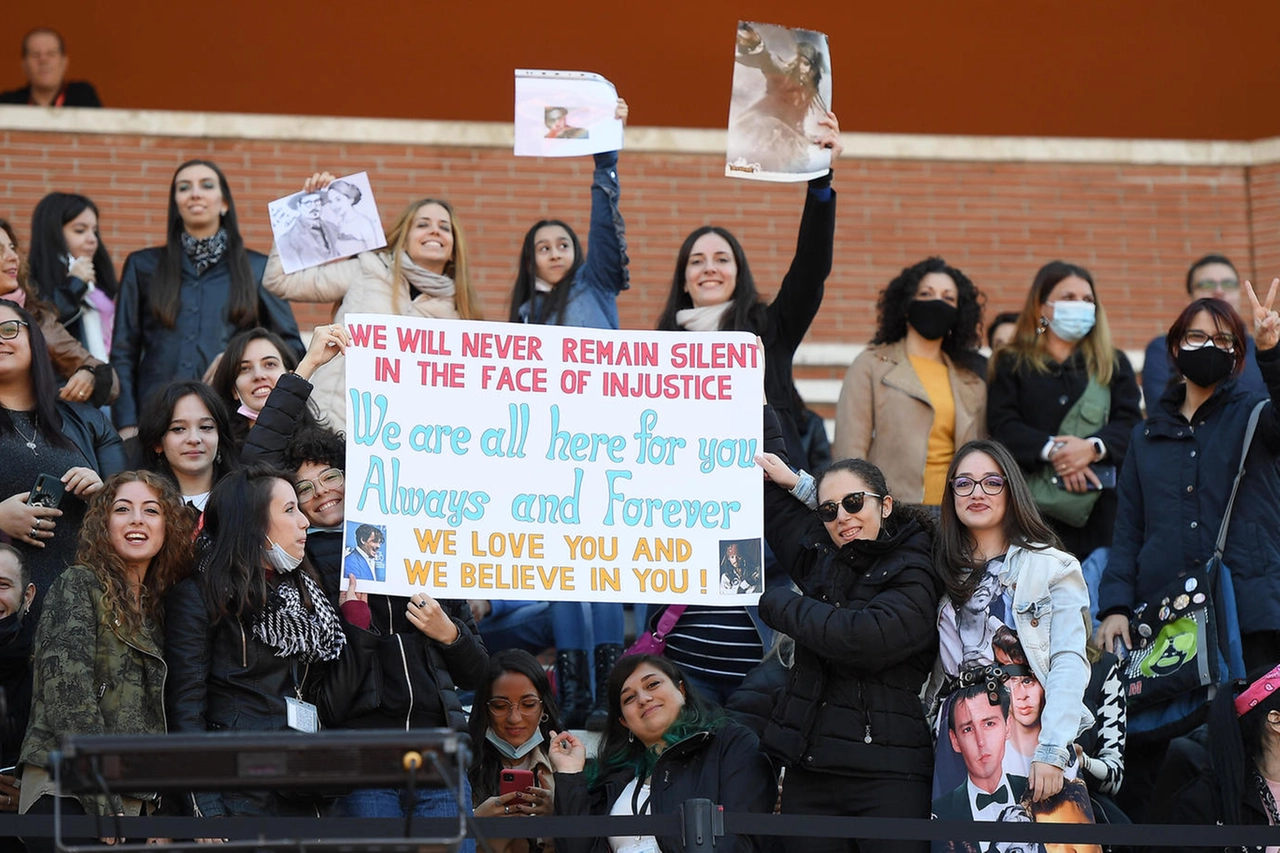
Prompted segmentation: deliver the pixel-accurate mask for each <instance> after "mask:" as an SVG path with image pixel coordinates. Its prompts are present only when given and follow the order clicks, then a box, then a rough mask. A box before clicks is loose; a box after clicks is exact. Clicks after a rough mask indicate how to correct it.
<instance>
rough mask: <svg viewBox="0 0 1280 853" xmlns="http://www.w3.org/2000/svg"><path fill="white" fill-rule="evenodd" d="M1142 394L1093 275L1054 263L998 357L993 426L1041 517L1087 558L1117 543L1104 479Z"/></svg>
mask: <svg viewBox="0 0 1280 853" xmlns="http://www.w3.org/2000/svg"><path fill="white" fill-rule="evenodd" d="M1140 399H1141V395H1140V393H1139V391H1138V383H1137V380H1136V379H1135V378H1134V374H1133V368H1132V367H1131V366H1130V364H1129V360H1128V359H1127V358H1126V357H1125V355H1124V353H1123V352H1121V351H1120V350H1118V349H1116V348H1115V347H1114V346H1112V343H1111V329H1110V327H1109V326H1108V324H1107V314H1106V312H1105V311H1104V310H1103V308H1102V304H1101V300H1100V299H1099V297H1098V291H1097V288H1096V287H1095V286H1094V283H1093V276H1091V275H1090V274H1089V271H1088V270H1086V269H1085V268H1084V267H1081V266H1077V265H1076V264H1069V263H1066V262H1064V261H1052V262H1051V263H1048V264H1045V265H1044V266H1043V267H1041V268H1040V271H1039V272H1037V273H1036V277H1035V281H1034V282H1032V284H1031V289H1030V290H1029V291H1028V292H1027V300H1026V304H1025V305H1024V306H1023V308H1022V313H1021V315H1019V317H1018V327H1017V332H1016V335H1015V337H1014V340H1013V342H1012V343H1010V344H1008V345H1007V346H1005V347H1003V348H1001V349H1000V350H998V351H997V352H996V353H995V355H993V356H992V359H991V366H990V380H989V383H988V387H987V429H988V430H989V431H990V433H991V437H992V438H994V439H995V440H996V441H999V442H1000V443H1001V444H1003V445H1004V446H1005V447H1007V448H1009V451H1010V452H1011V453H1013V456H1014V458H1015V459H1017V460H1018V464H1019V465H1020V466H1021V467H1022V471H1023V473H1024V474H1026V476H1027V478H1028V480H1033V481H1034V482H1033V483H1032V489H1033V492H1034V493H1035V494H1036V495H1037V504H1038V505H1039V507H1040V512H1041V514H1042V515H1044V516H1046V518H1047V519H1048V521H1049V523H1050V524H1051V525H1053V529H1054V531H1055V532H1056V533H1057V534H1058V537H1059V538H1060V539H1061V540H1062V543H1063V547H1064V548H1065V549H1066V550H1067V551H1069V552H1071V553H1072V554H1074V555H1076V557H1077V558H1078V559H1081V560H1083V559H1085V558H1087V557H1088V556H1089V554H1091V553H1092V552H1093V551H1094V550H1095V549H1097V548H1101V547H1105V546H1108V545H1110V544H1111V534H1112V528H1113V527H1114V525H1115V519H1116V490H1115V488H1114V487H1113V485H1112V483H1113V482H1114V481H1113V480H1110V479H1108V480H1107V482H1104V481H1103V479H1102V478H1103V477H1105V476H1107V475H1108V474H1109V475H1111V476H1114V474H1115V471H1116V469H1117V468H1120V467H1121V465H1122V464H1123V462H1124V457H1125V452H1126V451H1127V450H1128V448H1129V433H1130V432H1131V431H1132V430H1133V427H1134V425H1135V424H1137V422H1138V421H1139V420H1140V419H1141V417H1142V413H1141V410H1140V408H1139V401H1140ZM1091 466H1098V467H1097V468H1094V467H1091Z"/></svg>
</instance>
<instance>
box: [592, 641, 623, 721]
mask: <svg viewBox="0 0 1280 853" xmlns="http://www.w3.org/2000/svg"><path fill="white" fill-rule="evenodd" d="M621 657H622V646H620V645H618V644H617V643H604V644H602V645H599V646H596V703H595V705H593V706H592V707H591V713H590V714H589V715H588V716H587V731H589V732H602V731H604V729H605V726H606V725H608V723H609V673H611V672H613V667H614V665H615V664H617V662H618V659H619V658H621Z"/></svg>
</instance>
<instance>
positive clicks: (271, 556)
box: [262, 539, 302, 574]
mask: <svg viewBox="0 0 1280 853" xmlns="http://www.w3.org/2000/svg"><path fill="white" fill-rule="evenodd" d="M267 541H268V542H271V540H270V539H268V540H267ZM262 553H263V554H265V555H266V557H267V565H269V566H271V568H273V569H275V570H276V571H277V572H284V573H285V574H288V573H289V572H291V571H293V570H294V569H296V568H298V566H300V565H302V558H301V557H295V556H293V555H292V554H290V553H289V552H288V551H286V550H285V549H284V548H281V547H280V546H279V545H278V544H277V543H275V542H271V547H270V548H263V549H262Z"/></svg>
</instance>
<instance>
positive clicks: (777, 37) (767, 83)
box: [724, 21, 831, 181]
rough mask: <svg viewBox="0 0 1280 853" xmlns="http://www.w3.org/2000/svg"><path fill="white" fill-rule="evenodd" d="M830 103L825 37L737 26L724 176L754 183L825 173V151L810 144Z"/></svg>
mask: <svg viewBox="0 0 1280 853" xmlns="http://www.w3.org/2000/svg"><path fill="white" fill-rule="evenodd" d="M830 103H831V52H830V50H829V49H828V45H827V37H826V36H825V35H824V34H822V33H819V32H814V31H812V30H801V29H790V30H789V29H787V28H786V27H780V26H777V25H776V24H757V23H751V22H747V21H740V22H739V23H738V37H737V42H736V45H735V48H734V65H733V98H732V100H731V101H730V104H729V148H728V154H727V162H726V163H725V172H724V173H725V174H726V175H728V176H729V177H732V178H750V179H752V180H757V181H807V180H810V179H812V178H816V177H819V176H821V175H825V174H826V172H827V169H829V168H830V167H831V151H830V149H826V148H819V147H818V146H817V145H815V144H814V138H815V136H816V135H817V133H818V130H819V128H818V125H817V120H818V119H820V118H822V116H823V115H825V114H826V112H827V110H828V109H830V106H829V105H830Z"/></svg>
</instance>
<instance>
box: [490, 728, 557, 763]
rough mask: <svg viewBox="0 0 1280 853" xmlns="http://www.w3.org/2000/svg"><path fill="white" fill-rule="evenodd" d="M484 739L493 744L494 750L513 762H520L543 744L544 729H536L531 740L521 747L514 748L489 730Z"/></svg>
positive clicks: (530, 737)
mask: <svg viewBox="0 0 1280 853" xmlns="http://www.w3.org/2000/svg"><path fill="white" fill-rule="evenodd" d="M484 739H485V740H487V741H488V742H489V743H491V744H493V748H494V749H496V750H498V752H500V753H502V755H503V756H504V757H506V758H508V759H510V760H511V761H519V760H520V759H522V758H524V757H525V756H526V755H528V754H529V753H531V752H533V750H534V748H535V747H537V745H538V744H540V743H542V740H543V738H542V729H541V728H535V729H534V730H533V734H532V735H530V736H529V739H528V740H527V741H525V742H524V743H522V744H520V745H519V746H512V745H511V744H509V743H507V742H506V741H505V740H503V739H502V738H500V737H498V736H497V735H496V734H494V732H493V729H487V730H486V731H485V733H484Z"/></svg>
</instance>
